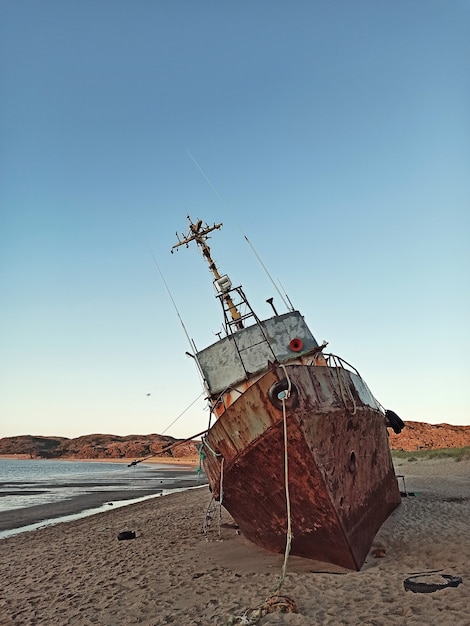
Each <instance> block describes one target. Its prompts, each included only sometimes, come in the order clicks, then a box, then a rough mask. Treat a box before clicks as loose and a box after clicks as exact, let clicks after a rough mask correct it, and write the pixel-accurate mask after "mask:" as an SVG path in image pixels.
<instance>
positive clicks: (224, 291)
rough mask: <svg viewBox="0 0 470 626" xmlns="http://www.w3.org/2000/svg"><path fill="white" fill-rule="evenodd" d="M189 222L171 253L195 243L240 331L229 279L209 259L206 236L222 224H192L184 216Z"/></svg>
mask: <svg viewBox="0 0 470 626" xmlns="http://www.w3.org/2000/svg"><path fill="white" fill-rule="evenodd" d="M186 217H187V219H188V222H189V231H188V233H187V234H186V235H185V234H183V235H181V237H182V239H180V237H179V235H178V233H176V238H177V239H178V243H177V244H175V245H174V246H173V247H172V248H171V252H172V253H173V250H175V248H179V247H180V246H183V245H185V246H186V247H187V248H188V247H189V243H190V242H191V241H195V242H196V244H197V245H198V246H199V247H200V248H201V251H202V256H203V257H204V258H205V259H206V261H207V262H208V264H209V269H210V270H211V272H212V274H213V276H214V284H215V285H216V288H217V290H218V291H219V292H220V293H221V296H220V297H221V298H222V299H223V300H224V301H225V303H226V306H227V310H228V311H229V313H230V316H231V318H232V320H233V322H234V323H235V325H236V327H237V328H238V329H239V330H241V329H242V328H243V322H242V319H241V315H240V312H239V311H238V309H237V307H236V306H235V304H234V303H233V300H232V298H231V297H230V293H229V290H230V287H231V283H230V279H229V278H228V276H227V275H223V276H222V275H221V274H220V273H219V270H218V269H217V266H216V264H215V262H214V260H213V259H212V257H211V249H210V248H209V246H208V245H207V243H206V242H207V239H208V238H209V237H208V235H209V233H211V232H212V231H213V230H219V229H220V228H221V227H222V224H215V223H214V225H213V226H209V225H208V224H207V223H206V224H204V225H203V223H202V220H199V219H198V220H197V222H195V223H194V222H192V221H191V218H190V217H189V215H187V216H186Z"/></svg>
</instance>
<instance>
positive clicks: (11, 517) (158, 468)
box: [0, 459, 207, 539]
mask: <svg viewBox="0 0 470 626" xmlns="http://www.w3.org/2000/svg"><path fill="white" fill-rule="evenodd" d="M18 460H21V461H23V460H24V459H18ZM33 461H34V459H33ZM64 462H65V460H64ZM84 462H87V461H84ZM123 463H124V460H123ZM146 464H147V462H146V463H145V464H143V466H144V465H146ZM142 469H143V470H144V467H142ZM195 469H196V465H195V463H193V464H188V463H152V464H148V465H147V470H146V471H145V470H144V472H143V476H144V477H145V476H147V477H151V480H149V479H146V478H143V479H140V476H142V472H137V473H136V474H135V473H134V468H132V469H131V470H129V473H127V472H125V474H126V476H128V480H127V479H126V480H124V481H123V480H122V479H120V478H119V476H118V477H116V476H115V475H114V474H111V475H108V478H107V480H106V481H105V482H101V481H100V478H101V475H100V474H98V475H97V476H98V480H97V481H94V480H93V478H94V474H93V476H90V475H87V474H83V479H80V480H79V481H73V480H68V479H67V475H64V478H63V480H60V481H57V479H55V480H54V479H53V480H52V482H48V483H46V484H44V483H42V482H38V483H37V484H36V483H33V484H31V482H30V481H29V480H15V481H14V488H12V486H11V485H12V484H13V483H11V481H9V480H7V481H6V482H4V481H3V480H0V503H1V500H2V499H3V497H7V496H9V495H11V496H17V497H20V498H21V500H20V501H19V506H18V504H17V503H15V502H12V504H11V508H5V510H0V539H2V538H5V537H6V536H9V534H12V533H15V534H16V533H19V532H27V530H28V528H29V527H32V526H35V527H37V526H38V525H51V524H54V523H58V522H60V521H61V519H62V518H64V517H67V518H73V519H77V518H79V517H81V516H84V515H85V514H86V515H87V516H88V515H94V514H97V513H99V512H100V511H102V510H103V509H106V508H107V507H114V506H116V508H118V507H122V506H129V505H130V504H131V503H132V502H137V501H140V500H142V499H147V498H152V497H157V496H161V495H162V494H167V493H171V492H173V491H179V490H181V489H190V488H193V487H199V486H203V485H207V478H206V477H205V475H204V474H202V475H200V474H197V473H196V471H195ZM118 472H119V475H121V471H120V470H118ZM5 487H6V488H5ZM55 490H59V493H60V495H59V497H53V498H49V501H47V500H46V501H45V502H40V501H39V502H32V501H28V500H23V499H22V496H25V497H27V496H28V495H29V494H30V493H31V494H32V495H33V496H35V495H37V494H41V493H45V494H46V493H54V491H55ZM22 504H24V505H26V506H22ZM6 506H8V505H6Z"/></svg>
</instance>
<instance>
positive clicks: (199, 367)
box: [149, 248, 204, 395]
mask: <svg viewBox="0 0 470 626" xmlns="http://www.w3.org/2000/svg"><path fill="white" fill-rule="evenodd" d="M149 252H150V254H151V256H152V259H153V262H154V263H155V267H156V268H157V270H158V273H159V274H160V278H161V279H162V281H163V284H164V285H165V289H166V290H167V293H168V295H169V297H170V300H171V302H172V304H173V307H174V309H175V311H176V315H177V316H178V319H179V321H180V323H181V326H182V327H183V330H184V334H185V335H186V339H187V340H188V343H189V345H190V347H191V350H194V351H196V349H195V346H194V342H193V341H192V340H191V337H190V336H189V333H188V331H187V329H186V326H185V325H184V322H183V318H182V317H181V315H180V312H179V310H178V307H177V306H176V302H175V300H174V298H173V295H172V293H171V291H170V288H169V287H168V283H167V282H166V280H165V277H164V276H163V273H162V270H161V269H160V266H159V265H158V263H157V259H156V258H155V255H154V253H153V252H152V250H151V249H150V248H149ZM187 354H189V352H188V353H187ZM189 356H191V357H193V358H194V360H195V362H196V365H197V369H198V372H199V375H200V376H201V379H202V385H203V387H204V374H203V372H202V370H201V366H200V365H199V361H198V359H197V357H196V356H195V355H193V354H189ZM201 395H202V394H201Z"/></svg>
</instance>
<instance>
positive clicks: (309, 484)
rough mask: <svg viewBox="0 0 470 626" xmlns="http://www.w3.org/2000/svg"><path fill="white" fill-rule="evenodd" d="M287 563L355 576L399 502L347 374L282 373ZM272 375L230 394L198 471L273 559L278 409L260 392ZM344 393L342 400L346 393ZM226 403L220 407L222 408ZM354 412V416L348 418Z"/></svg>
mask: <svg viewBox="0 0 470 626" xmlns="http://www.w3.org/2000/svg"><path fill="white" fill-rule="evenodd" d="M286 371H287V373H288V376H289V378H290V380H291V383H292V384H293V385H294V386H295V390H296V394H293V395H292V396H291V398H290V399H289V400H288V401H287V403H286V406H287V439H288V444H287V452H288V472H289V493H290V505H291V523H292V534H293V539H292V548H291V554H293V555H296V556H301V557H305V558H310V559H315V560H320V561H326V562H330V563H335V564H337V565H340V566H342V567H346V568H349V569H360V568H361V566H362V564H363V562H364V560H365V558H366V556H367V553H368V551H369V549H370V546H371V543H372V540H373V538H374V536H375V534H376V533H377V531H378V529H379V528H380V526H381V525H382V523H383V522H384V521H385V519H386V518H387V517H388V516H389V515H390V513H391V512H392V511H393V509H395V508H396V507H397V506H398V505H399V503H400V493H399V489H398V484H397V480H396V477H395V474H394V470H393V465H392V461H391V456H390V451H389V446H388V440H387V431H386V427H385V424H384V416H383V413H382V412H381V411H379V409H378V407H377V402H376V400H375V399H374V398H373V396H372V394H370V392H369V390H368V389H367V387H366V385H364V384H363V382H362V381H361V379H360V378H359V377H358V376H357V375H356V374H353V373H351V372H348V371H347V370H341V373H340V377H339V376H338V372H337V368H332V367H319V366H314V365H312V366H302V365H291V366H287V368H286ZM284 377H285V371H284V369H281V368H277V369H276V368H273V370H272V371H268V372H267V373H266V374H265V375H263V376H262V377H261V378H260V379H259V380H258V381H257V382H256V383H255V384H253V385H251V386H250V387H249V388H247V389H246V390H245V391H244V393H243V394H241V395H240V394H239V397H238V398H235V399H234V400H233V398H232V400H233V402H232V404H231V405H230V406H228V408H226V409H225V410H224V412H223V413H222V415H221V416H220V418H219V419H218V420H217V422H216V423H215V425H214V426H213V427H212V429H211V430H210V432H209V433H208V435H207V442H208V444H209V446H210V448H211V449H212V450H213V451H214V452H216V453H217V456H213V455H212V453H211V452H210V451H209V450H206V454H207V457H206V459H205V461H204V466H205V471H206V474H207V476H208V479H209V483H210V485H211V488H212V491H213V493H214V496H215V497H217V498H218V497H219V490H220V480H221V469H222V464H223V505H224V506H225V508H227V510H228V511H229V512H230V513H231V515H232V516H233V518H234V519H235V520H236V522H237V523H238V525H239V526H240V529H241V531H242V533H243V534H244V535H245V536H246V537H247V538H248V539H249V540H251V541H252V542H253V543H256V544H258V545H260V546H262V547H264V548H266V549H268V550H270V551H273V552H283V551H284V549H285V545H286V529H287V513H286V510H287V503H286V496H285V481H284V436H283V421H282V410H281V409H280V408H277V407H276V406H275V405H274V403H273V401H272V400H270V399H269V390H270V388H272V387H273V385H274V384H275V383H276V382H277V381H279V380H281V379H282V378H284ZM348 389H349V393H346V392H347V390H348ZM227 404H228V403H227ZM352 413H354V414H352Z"/></svg>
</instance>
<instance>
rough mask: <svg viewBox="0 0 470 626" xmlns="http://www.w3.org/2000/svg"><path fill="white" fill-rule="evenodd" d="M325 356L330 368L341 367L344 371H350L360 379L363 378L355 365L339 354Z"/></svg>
mask: <svg viewBox="0 0 470 626" xmlns="http://www.w3.org/2000/svg"><path fill="white" fill-rule="evenodd" d="M323 356H324V357H325V360H326V364H327V366H328V367H340V368H341V369H343V370H349V371H351V372H354V373H355V374H357V375H358V376H359V378H362V376H361V375H360V374H359V372H358V371H357V369H356V368H355V367H354V365H351V363H348V362H347V361H345V360H344V359H343V358H341V357H340V356H338V355H337V354H323Z"/></svg>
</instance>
